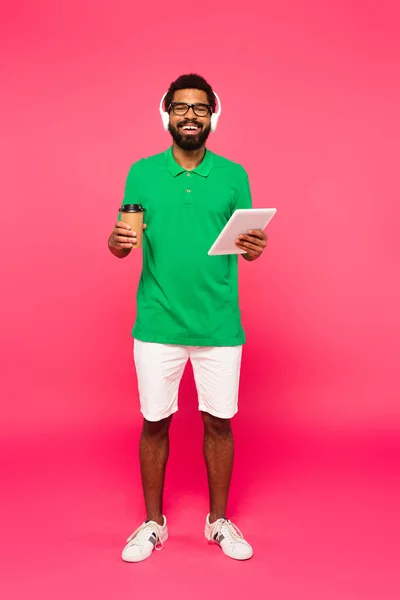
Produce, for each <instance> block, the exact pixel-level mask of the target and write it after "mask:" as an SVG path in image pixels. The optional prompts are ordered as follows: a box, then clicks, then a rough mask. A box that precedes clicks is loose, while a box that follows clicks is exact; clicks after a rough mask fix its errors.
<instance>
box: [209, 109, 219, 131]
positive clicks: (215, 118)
mask: <svg viewBox="0 0 400 600" xmlns="http://www.w3.org/2000/svg"><path fill="white" fill-rule="evenodd" d="M218 119H219V115H217V114H216V113H213V114H212V115H211V127H210V129H211V131H212V132H213V133H214V131H215V130H216V129H217V125H218Z"/></svg>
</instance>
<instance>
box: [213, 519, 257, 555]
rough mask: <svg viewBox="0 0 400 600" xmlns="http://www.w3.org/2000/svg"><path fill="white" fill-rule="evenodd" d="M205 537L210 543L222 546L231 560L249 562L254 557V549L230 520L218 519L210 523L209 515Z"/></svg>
mask: <svg viewBox="0 0 400 600" xmlns="http://www.w3.org/2000/svg"><path fill="white" fill-rule="evenodd" d="M204 535H205V536H206V538H207V539H208V541H209V542H211V543H213V544H218V545H219V546H221V548H222V550H223V552H224V553H225V554H226V555H227V556H229V557H230V558H235V559H236V560H248V559H249V558H251V557H252V556H253V548H252V547H251V546H250V544H249V543H248V542H246V540H245V539H244V537H243V535H242V533H241V532H240V530H239V529H238V528H237V527H236V525H234V524H233V523H231V522H230V521H229V520H228V519H218V520H217V521H215V523H210V515H207V519H206V527H205V530H204Z"/></svg>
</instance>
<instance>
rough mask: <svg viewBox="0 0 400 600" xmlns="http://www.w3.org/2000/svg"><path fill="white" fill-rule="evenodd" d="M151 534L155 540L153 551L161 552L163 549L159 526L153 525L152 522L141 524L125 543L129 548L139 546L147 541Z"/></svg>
mask: <svg viewBox="0 0 400 600" xmlns="http://www.w3.org/2000/svg"><path fill="white" fill-rule="evenodd" d="M153 533H154V535H155V536H156V540H157V541H156V545H155V546H154V548H155V550H162V549H163V548H164V543H163V541H162V539H161V530H160V525H158V524H157V523H154V521H149V522H148V523H142V525H140V527H138V528H137V529H136V531H134V532H133V533H132V534H131V535H130V536H129V537H128V539H127V540H126V541H127V542H128V543H129V545H130V546H141V545H142V544H143V543H145V542H148V541H149V537H150V536H151V535H152V534H153Z"/></svg>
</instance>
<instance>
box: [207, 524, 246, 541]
mask: <svg viewBox="0 0 400 600" xmlns="http://www.w3.org/2000/svg"><path fill="white" fill-rule="evenodd" d="M224 527H226V529H227V530H228V534H229V537H230V541H231V542H242V541H243V540H244V537H243V534H242V532H241V531H240V529H239V527H237V526H236V525H235V524H234V523H231V521H229V519H218V520H217V521H215V523H214V525H213V527H212V529H211V539H213V540H214V539H215V536H216V537H217V539H218V538H219V536H220V535H221V534H222V535H223V532H222V529H223V528H224ZM224 537H225V539H226V538H227V537H228V536H224Z"/></svg>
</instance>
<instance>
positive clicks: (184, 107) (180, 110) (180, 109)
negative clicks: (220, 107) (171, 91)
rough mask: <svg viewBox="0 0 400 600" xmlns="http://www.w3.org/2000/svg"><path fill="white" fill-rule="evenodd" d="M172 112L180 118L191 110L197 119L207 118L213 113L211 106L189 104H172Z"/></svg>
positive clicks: (170, 106)
mask: <svg viewBox="0 0 400 600" xmlns="http://www.w3.org/2000/svg"><path fill="white" fill-rule="evenodd" d="M169 108H170V110H172V112H173V113H174V114H175V115H178V116H179V117H183V116H184V115H186V113H187V112H188V111H189V109H191V108H192V109H193V112H194V114H195V115H196V117H206V116H207V115H208V114H209V113H210V112H211V107H210V105H209V104H200V103H197V104H188V103H187V102H171V104H170V105H169Z"/></svg>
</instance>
